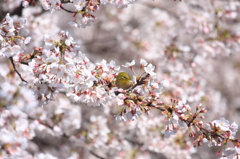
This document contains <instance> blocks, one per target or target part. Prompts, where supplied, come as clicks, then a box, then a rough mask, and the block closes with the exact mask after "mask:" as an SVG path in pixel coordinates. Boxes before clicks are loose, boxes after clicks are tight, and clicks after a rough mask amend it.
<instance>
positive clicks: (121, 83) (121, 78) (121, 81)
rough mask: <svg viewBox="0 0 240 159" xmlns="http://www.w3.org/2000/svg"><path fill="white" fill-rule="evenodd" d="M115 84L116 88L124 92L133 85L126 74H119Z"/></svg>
mask: <svg viewBox="0 0 240 159" xmlns="http://www.w3.org/2000/svg"><path fill="white" fill-rule="evenodd" d="M115 84H116V86H117V87H118V88H122V89H124V90H126V89H129V88H130V87H131V86H132V85H133V81H132V79H131V77H130V76H129V74H127V73H126V72H120V73H118V75H117V77H116V81H115Z"/></svg>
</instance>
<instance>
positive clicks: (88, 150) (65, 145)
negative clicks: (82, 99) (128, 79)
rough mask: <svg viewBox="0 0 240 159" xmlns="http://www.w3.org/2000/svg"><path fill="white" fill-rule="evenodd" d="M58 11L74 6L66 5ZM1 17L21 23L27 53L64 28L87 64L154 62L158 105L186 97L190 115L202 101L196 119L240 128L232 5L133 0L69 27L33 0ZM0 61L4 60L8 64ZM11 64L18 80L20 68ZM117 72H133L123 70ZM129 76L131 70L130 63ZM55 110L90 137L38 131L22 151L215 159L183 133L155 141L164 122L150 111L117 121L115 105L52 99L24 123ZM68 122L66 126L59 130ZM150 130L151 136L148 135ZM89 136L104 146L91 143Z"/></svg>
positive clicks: (235, 4) (11, 4)
mask: <svg viewBox="0 0 240 159" xmlns="http://www.w3.org/2000/svg"><path fill="white" fill-rule="evenodd" d="M63 6H64V7H66V8H68V9H73V7H72V6H71V5H67V4H64V5H63ZM8 12H10V13H11V16H16V17H17V16H18V17H22V18H26V19H27V27H28V28H29V35H30V36H31V37H32V41H31V43H30V44H29V45H28V49H27V51H26V53H27V52H31V51H32V49H33V48H34V47H38V46H41V45H42V43H43V42H42V39H43V38H44V34H50V35H51V36H52V37H55V38H56V39H58V38H59V32H60V31H61V30H67V31H69V33H70V34H71V35H72V36H73V38H74V39H75V41H76V42H77V43H78V44H79V45H80V46H81V49H82V52H83V53H84V54H86V56H87V57H88V58H89V59H90V60H91V61H92V62H93V63H96V62H100V61H101V60H102V59H105V60H107V61H108V62H109V61H111V60H113V61H115V62H116V63H117V65H123V64H125V63H126V62H131V61H132V60H135V61H136V62H137V63H138V64H139V60H140V59H141V58H143V59H145V60H147V61H148V62H149V63H152V64H153V65H155V66H156V68H155V71H156V73H157V78H158V81H163V80H166V81H167V82H166V83H165V85H164V92H163V95H162V100H163V101H164V102H166V103H170V99H171V98H178V99H182V100H186V102H187V104H189V105H190V106H191V107H192V109H193V110H194V108H195V107H196V106H197V105H198V104H199V103H202V105H203V107H205V108H206V109H207V111H208V112H207V113H206V115H205V119H203V121H204V123H205V124H206V123H208V122H210V121H212V120H216V119H220V118H221V117H225V118H226V119H227V120H229V121H230V122H231V123H232V122H236V123H237V124H238V125H239V124H240V120H239V119H240V118H239V115H240V104H239V103H240V29H239V28H240V16H239V15H240V14H239V13H240V2H239V1H234V0H208V1H198V0H182V1H174V0H155V1H149V0H136V2H134V3H133V4H132V5H129V6H128V7H127V8H123V9H118V8H116V7H115V6H114V5H110V4H107V5H101V7H100V10H99V11H98V12H96V13H94V15H95V16H96V18H97V20H95V21H94V22H93V23H92V24H91V26H87V27H86V28H73V27H70V26H69V25H68V22H69V21H70V20H71V19H72V15H71V14H69V13H67V12H65V11H63V10H60V11H55V12H53V13H50V12H49V11H45V10H43V9H42V7H41V6H40V5H39V3H38V2H36V4H35V6H30V7H27V8H23V7H21V1H20V0H12V1H11V0H4V1H1V2H0V15H1V17H0V18H1V19H3V18H4V17H5V15H6V13H8ZM1 61H3V63H8V62H7V59H1ZM18 67H19V69H20V70H21V71H22V74H23V75H24V70H26V68H24V67H25V66H20V65H19V66H18ZM122 70H123V71H126V72H128V73H130V74H131V75H133V73H132V72H131V71H130V70H128V69H126V68H122ZM135 71H136V72H138V67H137V66H136V67H135ZM25 77H26V78H28V77H27V75H25ZM16 78H17V77H16ZM62 108H65V109H69V110H70V111H69V112H70V115H69V119H68V118H66V122H69V120H72V117H73V116H74V115H75V116H76V118H77V119H78V120H77V122H78V123H79V124H80V126H78V127H77V128H76V127H74V128H75V129H74V128H73V130H69V132H68V133H67V135H69V136H71V134H74V133H76V132H77V133H79V134H80V136H81V135H82V136H84V133H86V134H88V135H89V134H92V138H91V137H90V138H89V141H86V140H87V139H86V140H85V141H84V142H79V143H75V142H73V141H72V140H74V139H71V137H69V136H67V137H66V136H64V135H62V136H60V137H59V136H55V135H56V134H55V133H52V132H51V130H48V131H49V132H44V133H43V132H42V130H40V128H39V129H37V128H36V130H35V133H36V136H35V137H34V138H33V139H32V140H31V141H29V143H28V145H29V148H28V149H27V152H31V154H37V153H38V152H44V153H46V152H47V153H49V154H51V155H53V156H56V157H58V158H67V157H68V155H67V154H70V152H72V151H73V149H74V151H75V153H76V156H78V157H79V158H98V157H96V155H94V153H93V152H95V153H97V154H99V155H100V156H105V158H129V159H130V158H152V159H153V158H156V159H157V158H161V159H164V158H166V159H167V158H172V159H180V158H193V159H206V158H212V159H214V158H219V156H216V155H215V153H216V152H217V151H218V150H219V147H208V146H207V144H204V145H203V146H202V147H199V148H196V149H193V148H192V147H191V146H190V145H191V142H192V141H193V140H192V139H188V137H186V136H188V135H187V133H186V132H185V130H179V131H180V133H179V134H177V135H176V136H175V137H172V138H171V139H164V138H162V135H161V132H163V131H164V126H163V125H164V124H163V121H162V120H163V117H162V115H161V113H160V112H158V111H157V110H151V114H150V115H149V116H147V115H145V114H143V115H142V117H140V118H139V120H138V121H127V122H123V121H121V122H116V121H115V120H114V114H116V113H117V111H118V108H117V106H116V105H114V104H112V106H111V107H108V108H106V107H105V106H100V107H89V106H86V105H83V104H79V103H72V102H71V101H68V99H67V97H65V96H64V95H63V94H58V95H57V96H56V101H55V102H52V103H49V104H48V106H46V107H44V108H37V109H38V110H36V111H35V112H34V111H33V112H31V113H32V114H31V115H32V116H33V118H32V119H31V120H33V121H34V120H37V118H35V117H36V116H37V115H36V114H37V113H39V114H41V113H42V112H44V111H45V112H48V113H47V114H51V112H52V113H53V114H54V113H55V110H57V109H62ZM72 112H74V113H72ZM31 115H29V116H31ZM46 116H47V115H46ZM49 116H51V117H52V116H53V115H52V114H51V115H49ZM67 119H68V120H67ZM98 122H99V123H98ZM56 123H57V122H56ZM56 123H55V124H56ZM58 124H59V123H58ZM62 124H63V123H62ZM53 125H54V124H53ZM63 125H64V124H63ZM68 125H69V123H66V127H68ZM106 125H107V126H106ZM50 128H51V127H50ZM104 128H105V129H104ZM157 128H159V129H157ZM70 129H71V128H70ZM153 129H154V130H155V131H153V132H152V131H150V130H153ZM157 130H159V131H157ZM148 131H149V132H148ZM50 132H51V133H50ZM109 132H110V134H111V135H109ZM89 136H90V135H89ZM110 137H113V138H115V139H112V145H111V144H110V145H109V143H108V142H110ZM237 137H238V138H239V137H240V134H239V133H237ZM90 139H91V140H90ZM93 139H95V140H103V141H99V143H97V141H94V142H93ZM69 142H70V143H69ZM114 142H115V145H114V144H113V143H114ZM148 142H149V143H148ZM59 145H61V146H60V148H59V147H58V146H59ZM69 145H71V146H69ZM69 147H71V148H69ZM73 147H74V148H73ZM69 149H70V150H69ZM60 151H62V153H61V152H60ZM64 152H65V153H64ZM182 156H184V157H182ZM45 157H46V156H45ZM39 158H40V157H39ZM73 158H74V157H73Z"/></svg>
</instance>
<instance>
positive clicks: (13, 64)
mask: <svg viewBox="0 0 240 159" xmlns="http://www.w3.org/2000/svg"><path fill="white" fill-rule="evenodd" d="M9 59H10V61H11V63H12V66H13V69H14V71H15V72H16V73H17V74H18V76H19V77H20V78H21V80H22V81H23V82H25V83H28V82H27V81H26V80H24V79H23V78H22V76H21V74H20V73H19V72H18V70H17V69H16V67H15V63H14V61H13V58H12V57H9Z"/></svg>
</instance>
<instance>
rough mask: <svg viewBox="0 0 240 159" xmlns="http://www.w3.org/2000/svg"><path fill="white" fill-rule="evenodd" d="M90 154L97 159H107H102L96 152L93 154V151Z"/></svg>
mask: <svg viewBox="0 0 240 159" xmlns="http://www.w3.org/2000/svg"><path fill="white" fill-rule="evenodd" d="M89 152H90V153H91V154H92V155H93V156H95V157H97V158H100V159H105V158H104V157H101V156H99V155H98V154H96V153H95V152H93V151H92V150H89Z"/></svg>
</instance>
